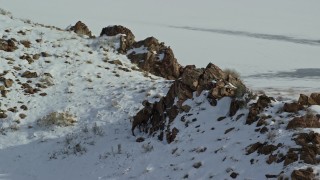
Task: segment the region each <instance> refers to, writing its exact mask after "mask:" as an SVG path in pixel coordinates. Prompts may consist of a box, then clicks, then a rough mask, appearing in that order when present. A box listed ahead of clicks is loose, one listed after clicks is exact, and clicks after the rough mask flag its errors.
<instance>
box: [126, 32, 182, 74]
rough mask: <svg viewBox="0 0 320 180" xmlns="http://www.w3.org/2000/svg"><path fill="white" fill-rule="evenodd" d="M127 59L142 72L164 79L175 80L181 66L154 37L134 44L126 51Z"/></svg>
mask: <svg viewBox="0 0 320 180" xmlns="http://www.w3.org/2000/svg"><path fill="white" fill-rule="evenodd" d="M127 56H128V58H129V59H130V60H131V61H132V62H133V63H135V64H137V65H138V67H139V68H141V69H142V70H144V71H147V72H150V73H151V74H154V75H156V76H161V77H164V78H166V79H171V80H174V79H177V78H179V76H180V69H181V65H180V64H179V63H178V62H177V59H176V58H175V57H174V54H173V51H172V50H171V48H170V47H167V46H165V45H164V43H159V41H158V40H157V39H156V38H154V37H149V38H146V39H145V40H142V41H139V42H136V43H134V44H133V45H132V47H131V48H130V49H129V50H128V53H127Z"/></svg>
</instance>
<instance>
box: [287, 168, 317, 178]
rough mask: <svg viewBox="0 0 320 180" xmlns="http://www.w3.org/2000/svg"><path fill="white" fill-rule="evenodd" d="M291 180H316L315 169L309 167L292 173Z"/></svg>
mask: <svg viewBox="0 0 320 180" xmlns="http://www.w3.org/2000/svg"><path fill="white" fill-rule="evenodd" d="M291 179H292V180H314V179H315V175H314V174H313V169H312V168H310V167H309V168H307V169H299V170H294V171H293V172H292V173H291Z"/></svg>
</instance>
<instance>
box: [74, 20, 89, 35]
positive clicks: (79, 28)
mask: <svg viewBox="0 0 320 180" xmlns="http://www.w3.org/2000/svg"><path fill="white" fill-rule="evenodd" d="M70 30H71V31H73V32H75V33H76V34H79V35H86V36H89V37H92V33H91V31H90V30H89V28H88V27H87V25H85V24H84V23H83V22H81V21H78V22H77V23H76V24H75V25H74V26H72V27H71V28H70Z"/></svg>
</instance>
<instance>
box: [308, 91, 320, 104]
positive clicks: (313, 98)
mask: <svg viewBox="0 0 320 180" xmlns="http://www.w3.org/2000/svg"><path fill="white" fill-rule="evenodd" d="M308 102H309V104H310V105H320V93H312V94H311V95H310V97H309V99H308Z"/></svg>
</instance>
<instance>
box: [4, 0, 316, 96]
mask: <svg viewBox="0 0 320 180" xmlns="http://www.w3.org/2000/svg"><path fill="white" fill-rule="evenodd" d="M0 4H1V7H2V8H5V9H7V10H9V11H11V12H13V13H14V14H15V16H17V17H20V18H25V19H31V20H33V21H36V22H40V23H45V24H50V25H55V26H57V27H60V28H65V27H66V26H68V25H69V24H70V23H72V22H75V21H78V20H79V19H81V20H83V21H84V22H85V23H86V24H87V25H88V26H89V27H90V29H91V30H92V32H93V34H96V35H97V34H99V33H100V31H101V29H102V28H103V27H104V26H107V25H113V24H121V25H124V26H126V27H128V28H129V29H131V30H132V31H133V32H134V34H135V35H136V37H137V39H143V38H145V37H148V36H155V37H157V38H159V39H161V40H162V41H164V42H166V44H167V45H170V46H171V48H172V49H173V50H174V52H175V55H176V57H177V59H178V61H179V62H180V63H181V64H182V65H188V64H195V65H197V66H199V67H204V66H206V65H207V64H208V63H209V62H213V63H214V64H216V65H218V66H219V67H221V68H223V69H224V68H231V69H236V70H237V71H239V72H240V73H241V75H242V78H243V80H244V81H245V82H246V84H247V86H249V87H251V88H252V89H254V90H264V91H265V92H267V93H273V95H274V96H287V97H292V96H294V97H298V96H299V93H310V92H313V91H316V90H317V89H319V88H320V86H319V83H315V82H316V81H318V80H319V79H320V74H319V72H320V71H319V69H320V64H319V60H318V59H319V57H320V46H319V40H320V36H319V32H318V29H320V23H318V19H317V18H315V17H319V16H320V13H319V12H320V11H319V10H318V7H320V1H318V0H308V1H307V2H306V1H304V0H281V1H279V0H259V1H257V0H241V1H234V0H223V1H222V0H200V1H194V0H175V1H170V0H162V1H158V0H136V1H130V0H119V1H114V0H104V1H101V0H91V1H87V0H78V1H77V3H74V0H55V1H50V0H28V1H25V0H14V1H9V0H0ZM65 4H72V11H71V10H70V7H69V6H66V5H65ZM119 11H121V13H119ZM57 12H58V13H57ZM248 35H249V36H248ZM189 42H190V43H189ZM306 42H307V43H306ZM308 42H309V43H308ZM190 52H192V53H190ZM310 68H314V70H315V71H313V72H316V73H313V74H310V72H309V71H308V70H310ZM297 69H300V70H303V71H305V72H306V73H301V72H300V71H296V70H297ZM283 72H284V74H283ZM279 73H281V74H279ZM301 75H303V76H301ZM279 91H281V93H279Z"/></svg>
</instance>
